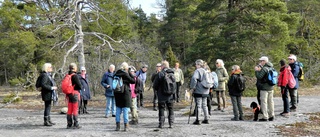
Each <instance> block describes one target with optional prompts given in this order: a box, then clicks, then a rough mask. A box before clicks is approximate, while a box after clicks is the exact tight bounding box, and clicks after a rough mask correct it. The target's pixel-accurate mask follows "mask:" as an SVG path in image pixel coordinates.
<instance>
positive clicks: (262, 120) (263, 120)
mask: <svg viewBox="0 0 320 137" xmlns="http://www.w3.org/2000/svg"><path fill="white" fill-rule="evenodd" d="M259 121H261V122H265V121H268V119H264V118H262V119H259Z"/></svg>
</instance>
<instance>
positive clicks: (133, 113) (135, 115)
mask: <svg viewBox="0 0 320 137" xmlns="http://www.w3.org/2000/svg"><path fill="white" fill-rule="evenodd" d="M136 104H137V98H132V103H131V107H130V109H131V117H132V120H133V121H138V112H137V105H136Z"/></svg>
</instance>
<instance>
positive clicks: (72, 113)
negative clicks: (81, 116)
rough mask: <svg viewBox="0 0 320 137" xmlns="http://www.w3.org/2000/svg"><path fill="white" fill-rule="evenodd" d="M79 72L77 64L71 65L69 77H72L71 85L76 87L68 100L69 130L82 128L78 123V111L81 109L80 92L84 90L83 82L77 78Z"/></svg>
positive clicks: (68, 96)
mask: <svg viewBox="0 0 320 137" xmlns="http://www.w3.org/2000/svg"><path fill="white" fill-rule="evenodd" d="M77 70H78V67H77V65H76V63H71V64H70V65H69V72H68V75H72V76H71V83H72V86H73V87H74V88H73V89H74V90H73V91H72V93H70V94H67V95H66V97H67V100H68V112H67V123H68V124H67V128H68V129H70V128H72V125H73V128H81V126H79V121H78V109H79V103H78V102H79V99H80V92H79V91H80V90H81V89H82V85H81V82H80V80H79V77H78V76H77V74H76V72H77Z"/></svg>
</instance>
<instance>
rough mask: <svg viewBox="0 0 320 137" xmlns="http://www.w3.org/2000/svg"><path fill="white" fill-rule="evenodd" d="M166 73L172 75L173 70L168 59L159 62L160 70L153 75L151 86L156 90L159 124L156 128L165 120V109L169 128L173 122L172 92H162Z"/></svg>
mask: <svg viewBox="0 0 320 137" xmlns="http://www.w3.org/2000/svg"><path fill="white" fill-rule="evenodd" d="M166 73H168V74H170V73H171V75H174V71H173V70H172V69H170V67H169V62H168V61H162V63H161V72H159V74H158V76H156V77H155V80H154V83H153V88H154V89H155V90H156V91H157V94H158V109H159V114H158V116H159V126H158V128H163V125H164V122H165V116H164V111H165V109H166V110H167V111H168V120H169V128H173V123H174V112H173V103H174V99H173V94H171V95H168V94H165V93H164V92H165V91H164V90H165V89H164V84H165V81H164V77H165V74H166Z"/></svg>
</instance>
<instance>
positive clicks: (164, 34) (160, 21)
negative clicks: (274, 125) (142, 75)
mask: <svg viewBox="0 0 320 137" xmlns="http://www.w3.org/2000/svg"><path fill="white" fill-rule="evenodd" d="M157 7H160V8H161V12H160V13H159V14H151V15H150V16H146V14H145V13H144V11H143V10H142V9H140V8H132V7H131V5H130V3H129V1H128V0H2V1H1V2H0V24H1V25H0V53H1V54H0V58H2V59H1V60H0V70H1V71H0V84H1V85H2V86H7V85H11V86H17V87H21V88H24V89H27V90H34V88H35V86H34V84H35V81H36V78H37V76H38V75H39V72H40V71H41V67H42V65H43V64H44V63H46V62H50V63H52V64H53V67H54V72H53V77H54V79H55V81H56V82H57V83H60V81H61V79H62V78H63V77H64V75H65V74H66V73H67V66H68V64H69V63H71V62H76V63H77V64H78V65H79V67H81V66H85V67H86V68H87V73H88V74H89V76H90V87H91V90H92V92H93V94H94V95H95V94H101V93H103V92H104V90H103V88H102V86H101V85H100V80H101V77H102V75H103V74H104V73H105V72H106V71H107V69H108V66H109V65H110V64H115V65H116V66H119V65H120V64H121V63H122V62H123V61H126V62H128V63H129V64H131V65H133V66H135V67H136V68H137V69H139V68H140V67H141V66H142V65H143V64H147V65H148V66H149V69H148V77H149V78H150V75H151V74H152V73H153V72H154V70H155V66H156V64H157V63H159V62H160V61H161V60H168V61H169V62H170V66H171V67H173V66H174V63H175V62H180V64H181V68H182V70H183V71H184V73H185V78H186V79H187V80H186V81H187V82H186V83H187V84H188V83H189V82H188V79H190V77H191V75H192V73H193V71H194V69H195V67H194V62H195V60H196V59H203V60H205V61H207V62H208V64H209V66H210V68H211V70H213V71H214V70H215V60H216V59H222V60H224V62H225V67H226V69H227V70H228V72H230V70H231V66H232V65H235V64H237V65H239V66H240V67H241V69H242V71H243V73H244V74H245V76H246V78H247V81H248V82H247V85H248V86H247V87H248V88H247V91H246V92H245V94H246V95H247V96H254V95H255V93H256V91H255V81H256V80H255V77H254V69H253V68H254V66H255V65H257V63H258V62H257V61H258V58H259V57H261V56H263V55H265V56H268V57H269V60H270V61H271V62H272V63H273V64H274V66H275V68H276V69H277V70H279V68H280V66H279V61H280V59H287V57H288V55H289V54H295V55H297V57H298V61H299V62H302V63H303V64H304V68H303V69H304V72H305V81H304V82H303V85H304V86H310V85H315V84H318V80H319V78H320V71H319V69H320V67H318V66H319V64H320V62H319V60H320V54H319V53H318V52H319V51H320V50H319V48H320V47H319V42H320V39H319V38H320V24H319V23H317V22H319V19H320V17H319V16H320V15H319V14H318V13H320V1H318V0H303V1H301V0H245V1H240V0H158V1H157ZM147 84H148V85H150V80H147ZM185 86H187V85H185Z"/></svg>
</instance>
